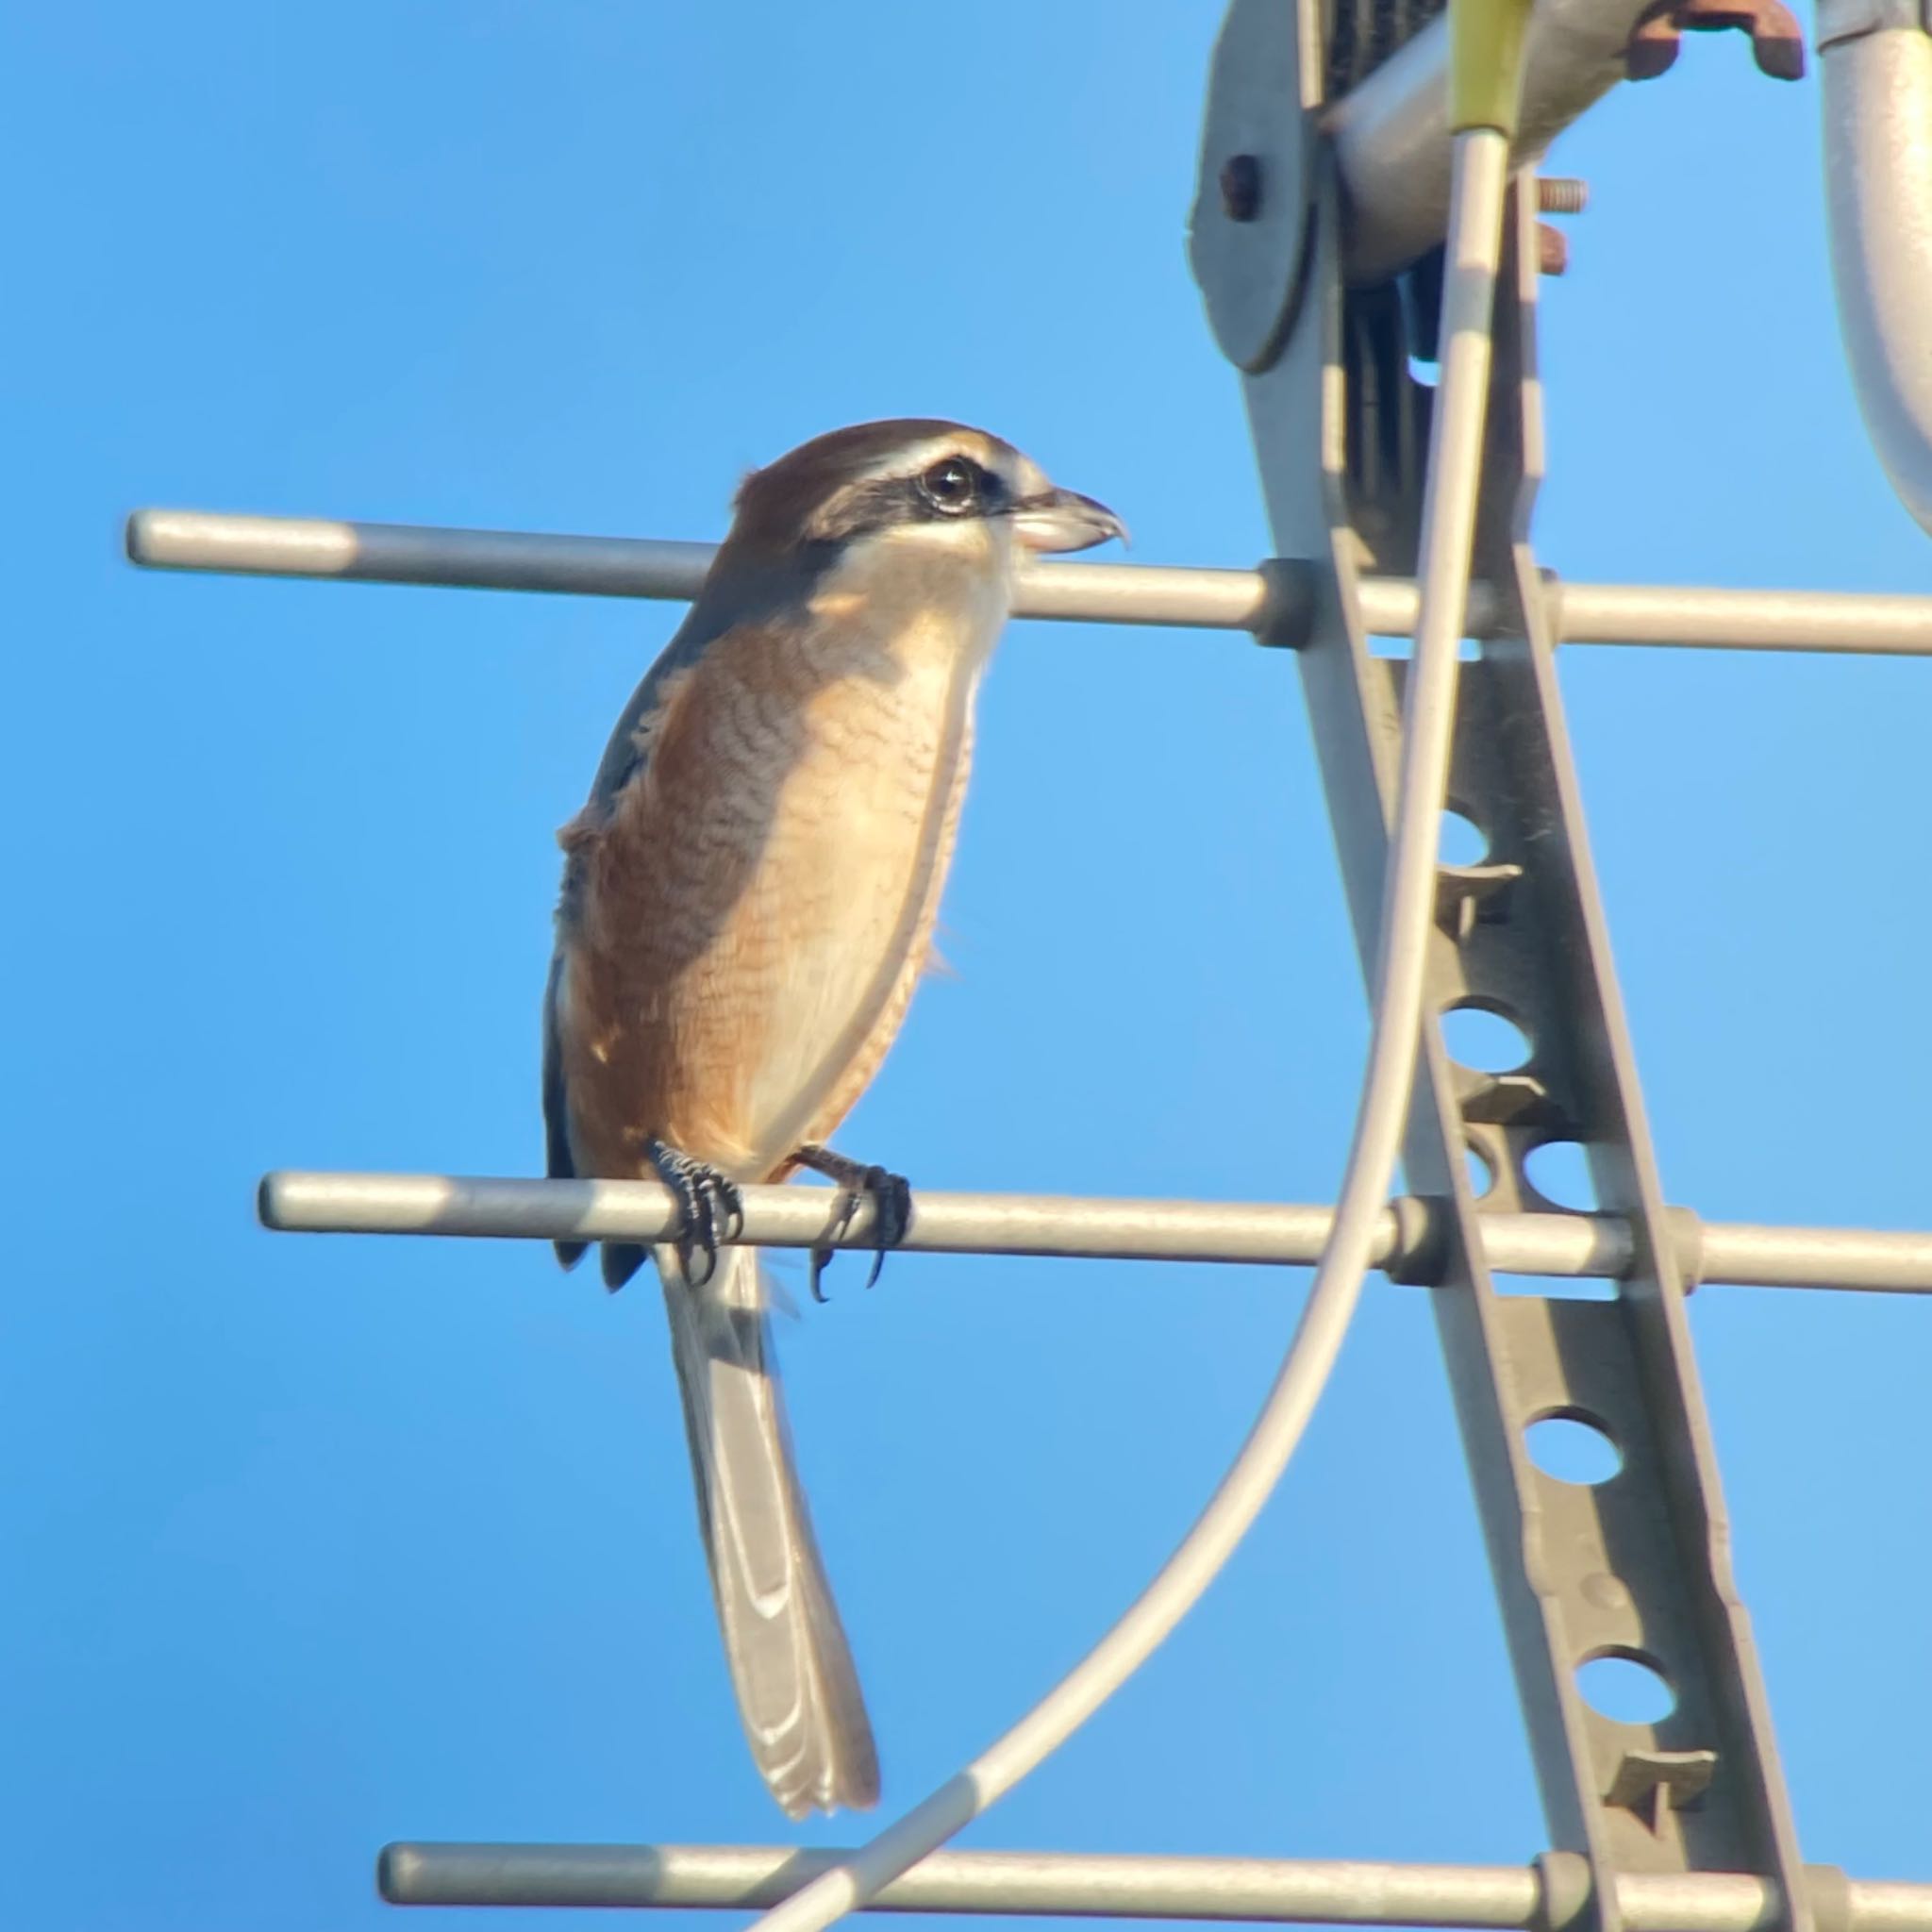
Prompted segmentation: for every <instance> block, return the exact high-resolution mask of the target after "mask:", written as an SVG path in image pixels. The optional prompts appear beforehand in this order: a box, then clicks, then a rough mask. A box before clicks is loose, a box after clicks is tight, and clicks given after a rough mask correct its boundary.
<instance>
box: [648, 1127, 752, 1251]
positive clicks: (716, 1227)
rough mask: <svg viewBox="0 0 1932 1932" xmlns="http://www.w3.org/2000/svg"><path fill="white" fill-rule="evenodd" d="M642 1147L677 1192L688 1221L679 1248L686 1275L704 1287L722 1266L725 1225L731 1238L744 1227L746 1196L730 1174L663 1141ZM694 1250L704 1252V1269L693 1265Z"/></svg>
mask: <svg viewBox="0 0 1932 1932" xmlns="http://www.w3.org/2000/svg"><path fill="white" fill-rule="evenodd" d="M644 1152H645V1154H646V1155H648V1156H649V1158H650V1162H651V1165H652V1166H653V1167H655V1168H656V1169H657V1170H658V1178H659V1179H660V1180H661V1181H662V1182H663V1183H664V1185H665V1186H666V1187H667V1188H669V1189H670V1190H671V1191H672V1192H673V1193H674V1194H675V1195H676V1197H677V1206H678V1209H679V1213H680V1215H681V1217H682V1220H683V1227H682V1229H681V1231H680V1233H679V1235H678V1239H677V1253H678V1258H679V1259H680V1260H681V1261H682V1262H683V1264H684V1274H685V1279H686V1280H687V1281H688V1282H689V1283H690V1285H691V1287H692V1288H703V1287H704V1286H705V1284H706V1283H707V1282H708V1281H709V1280H710V1278H711V1277H712V1275H714V1274H717V1272H718V1243H719V1239H720V1234H721V1230H722V1233H723V1235H724V1238H725V1239H727V1240H729V1239H731V1238H734V1237H736V1236H738V1235H741V1234H742V1233H743V1232H744V1196H743V1194H742V1193H741V1192H740V1191H739V1187H738V1183H737V1182H736V1181H734V1180H733V1179H732V1178H731V1176H730V1175H729V1174H722V1173H720V1172H719V1170H718V1169H717V1168H715V1167H712V1166H711V1165H710V1164H709V1163H708V1162H707V1161H703V1160H697V1159H694V1158H692V1157H691V1155H689V1154H685V1153H682V1152H680V1151H679V1150H678V1149H677V1148H675V1147H673V1146H671V1145H669V1144H668V1143H667V1142H665V1141H658V1140H656V1139H653V1140H650V1141H646V1142H645V1143H644ZM696 1255H702V1256H703V1257H705V1269H704V1273H703V1274H694V1273H693V1272H692V1269H691V1260H692V1257H694V1256H696Z"/></svg>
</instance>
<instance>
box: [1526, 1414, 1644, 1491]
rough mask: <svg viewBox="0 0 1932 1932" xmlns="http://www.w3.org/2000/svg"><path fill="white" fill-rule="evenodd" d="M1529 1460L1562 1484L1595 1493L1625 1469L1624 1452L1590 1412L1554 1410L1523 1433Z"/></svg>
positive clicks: (1601, 1422)
mask: <svg viewBox="0 0 1932 1932" xmlns="http://www.w3.org/2000/svg"><path fill="white" fill-rule="evenodd" d="M1523 1440H1524V1443H1525V1444H1526V1445H1527V1447H1528V1449H1529V1459H1530V1460H1531V1461H1532V1462H1533V1463H1535V1464H1536V1466H1537V1467H1538V1468H1539V1469H1540V1470H1541V1471H1542V1473H1543V1474H1545V1475H1547V1476H1552V1477H1554V1478H1555V1479H1556V1480H1557V1482H1559V1483H1575V1484H1577V1485H1579V1486H1580V1487H1582V1488H1585V1489H1593V1488H1594V1487H1595V1486H1596V1485H1597V1484H1598V1483H1607V1482H1608V1481H1609V1479H1610V1478H1611V1477H1612V1476H1613V1475H1615V1474H1617V1472H1618V1471H1619V1470H1620V1469H1622V1468H1623V1466H1624V1452H1623V1451H1622V1450H1621V1449H1619V1448H1618V1447H1617V1439H1616V1438H1615V1437H1614V1436H1613V1435H1611V1434H1610V1432H1609V1429H1608V1427H1607V1425H1606V1424H1605V1423H1604V1422H1603V1420H1602V1418H1601V1417H1598V1416H1593V1415H1591V1412H1590V1411H1589V1410H1588V1409H1587V1408H1553V1409H1549V1410H1547V1411H1545V1412H1544V1413H1543V1414H1542V1415H1540V1416H1537V1417H1535V1418H1534V1419H1533V1420H1532V1421H1531V1423H1530V1424H1529V1426H1528V1427H1527V1428H1526V1429H1524V1432H1523Z"/></svg>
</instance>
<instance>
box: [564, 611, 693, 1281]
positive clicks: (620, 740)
mask: <svg viewBox="0 0 1932 1932" xmlns="http://www.w3.org/2000/svg"><path fill="white" fill-rule="evenodd" d="M728 628H729V622H728V619H727V618H726V617H725V616H724V614H723V613H721V612H718V611H715V610H714V609H713V608H710V607H708V606H707V605H706V604H705V603H704V602H702V601H701V602H700V603H699V604H697V605H695V606H693V607H692V609H691V613H690V615H689V616H688V617H687V618H686V619H685V621H684V623H683V624H681V625H679V626H678V627H677V629H676V631H675V633H674V634H673V636H672V639H671V641H670V642H669V643H668V644H666V645H665V647H664V649H663V650H662V651H661V652H659V653H658V658H657V659H656V661H655V662H653V664H652V665H651V668H650V669H649V670H648V671H646V672H645V673H644V675H643V677H642V678H641V680H640V681H639V684H638V688H637V689H636V690H635V691H632V693H631V695H630V702H629V703H628V704H627V705H626V706H625V708H624V713H623V715H622V716H621V717H620V718H619V719H618V721H617V724H616V727H615V728H614V729H613V730H612V732H611V734H610V741H609V742H608V744H607V745H606V746H605V748H604V757H603V758H602V760H601V761H600V762H599V764H598V767H597V775H596V777H595V778H594V779H593V780H592V782H591V795H590V797H589V798H588V799H587V800H586V801H585V804H584V808H583V810H582V811H581V812H580V813H579V814H578V815H577V817H576V818H575V820H573V821H572V823H571V824H569V825H568V826H566V827H565V828H564V831H563V833H562V834H561V838H562V841H563V845H564V850H565V854H566V857H565V859H564V869H563V890H562V891H561V893H560V894H559V896H558V907H557V945H556V950H555V951H554V952H553V953H552V954H551V957H550V976H549V978H548V979H547V980H546V981H545V983H544V987H543V1141H544V1153H545V1161H544V1171H545V1173H546V1174H548V1175H549V1177H550V1178H551V1179H552V1180H570V1179H574V1178H575V1176H576V1174H577V1162H576V1158H575V1154H574V1152H573V1150H572V1146H571V1125H570V1094H569V1090H568V1085H567V1082H566V1081H565V1078H564V1065H563V1044H562V1028H563V1020H562V1014H561V1010H560V1008H561V1003H562V1001H563V998H564V994H565V988H564V975H565V974H566V973H567V972H568V971H569V965H570V962H569V958H568V948H569V941H570V935H571V930H572V927H573V925H574V924H575V915H576V902H577V895H578V891H579V890H580V881H581V875H582V858H581V856H580V852H579V850H578V848H577V845H576V844H575V843H574V842H573V841H574V839H575V838H577V836H578V835H579V834H580V832H581V831H582V830H583V829H586V828H591V829H594V828H595V827H597V826H600V825H602V824H606V823H607V822H608V819H609V817H610V814H611V812H612V810H613V809H614V808H615V802H616V800H617V797H618V795H619V794H620V793H621V792H622V791H624V789H625V786H626V785H628V784H630V783H632V782H633V781H634V780H635V779H637V778H638V777H640V776H641V774H642V773H643V772H644V770H645V768H646V767H647V766H648V764H649V762H650V747H651V739H652V737H653V734H654V732H655V729H656V726H657V724H658V719H659V717H660V715H661V713H662V711H663V708H664V705H665V702H666V700H667V698H668V697H669V695H670V693H671V692H672V691H674V690H675V685H676V681H677V678H678V676H679V675H680V674H681V673H683V672H685V671H687V670H689V669H690V668H691V666H692V665H694V664H695V663H696V662H697V661H698V659H699V658H701V657H702V656H703V655H704V653H705V651H706V649H707V647H708V645H709V644H711V643H712V642H713V641H715V640H716V639H717V638H718V637H719V636H720V635H721V633H722V632H724V630H726V629H728ZM588 1245H589V1243H588V1242H585V1241H558V1242H557V1243H556V1247H557V1258H558V1260H559V1261H560V1262H562V1264H563V1265H564V1266H565V1267H566V1268H574V1267H575V1266H576V1264H577V1263H578V1262H579V1261H580V1260H582V1258H583V1257H584V1251H585V1249H586V1248H587V1247H588ZM612 1258H620V1257H609V1256H607V1264H608V1262H609V1261H610V1260H611V1259H612ZM642 1261H643V1250H642V1249H641V1248H631V1247H625V1248H624V1249H623V1250H622V1255H621V1265H622V1274H620V1275H619V1278H618V1280H617V1281H613V1282H612V1283H611V1286H612V1287H618V1286H621V1284H622V1282H623V1281H624V1280H626V1279H628V1278H629V1276H630V1275H631V1274H635V1273H636V1272H637V1269H638V1268H639V1267H640V1266H641V1263H642ZM609 1273H610V1269H609V1267H608V1265H607V1268H606V1274H607V1277H608V1274H609Z"/></svg>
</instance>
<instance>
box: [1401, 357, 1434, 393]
mask: <svg viewBox="0 0 1932 1932" xmlns="http://www.w3.org/2000/svg"><path fill="white" fill-rule="evenodd" d="M1408 375H1409V380H1410V381H1411V382H1419V383H1421V384H1422V386H1423V387H1424V389H1434V388H1436V387H1437V385H1438V384H1440V383H1441V380H1442V365H1441V363H1440V362H1431V361H1429V360H1427V359H1426V358H1424V357H1422V356H1411V357H1410V358H1408Z"/></svg>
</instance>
